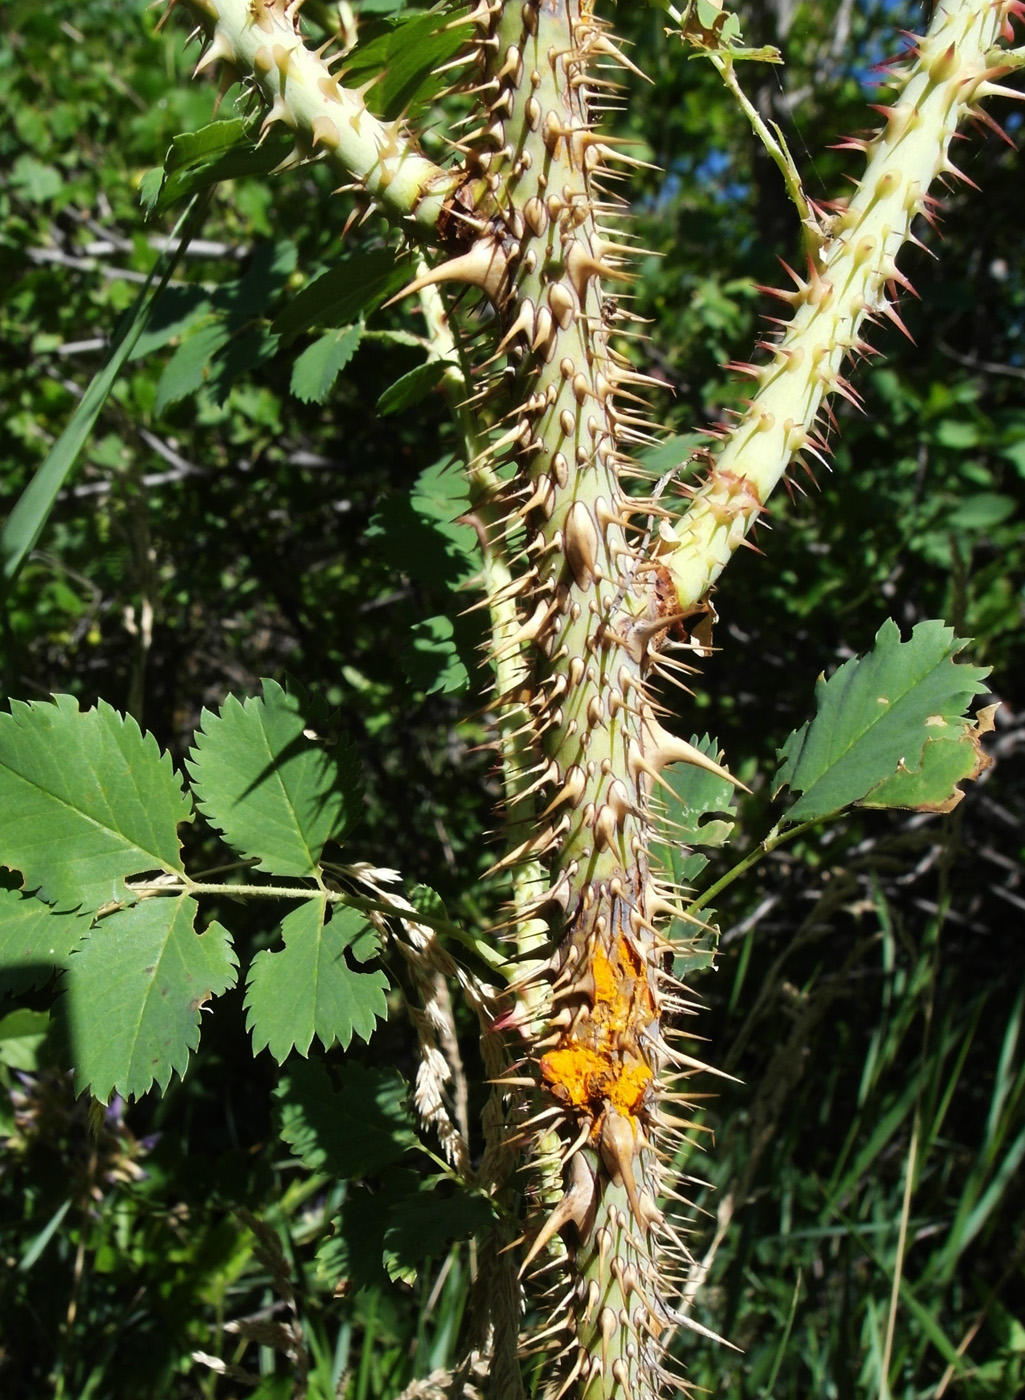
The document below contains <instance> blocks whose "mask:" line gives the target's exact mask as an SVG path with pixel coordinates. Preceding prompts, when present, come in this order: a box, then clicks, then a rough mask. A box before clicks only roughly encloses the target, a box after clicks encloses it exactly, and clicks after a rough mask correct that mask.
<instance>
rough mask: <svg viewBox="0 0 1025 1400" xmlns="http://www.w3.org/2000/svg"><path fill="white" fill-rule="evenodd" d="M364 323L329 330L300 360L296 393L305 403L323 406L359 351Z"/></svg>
mask: <svg viewBox="0 0 1025 1400" xmlns="http://www.w3.org/2000/svg"><path fill="white" fill-rule="evenodd" d="M362 339H363V324H362V322H359V323H358V324H357V325H355V326H343V327H342V328H341V330H337V331H328V333H327V335H322V336H321V337H320V339H319V340H315V341H314V342H313V344H312V345H311V346H309V348H308V349H306V350H304V351H303V353H302V354H301V355H300V356H299V358H298V359H297V360H296V362H295V365H294V366H293V369H292V383H291V389H292V393H293V394H294V395H295V397H296V398H297V399H301V400H302V401H303V403H323V402H324V400H325V399H326V398H327V396H328V394H329V393H330V392H331V390H332V388H333V387H334V382H335V380H336V379H337V378H338V376H339V374H341V372H342V370H343V369H344V368H345V366H346V365H347V364H348V363H349V361H350V360H351V359H352V357H353V355H355V353H356V351H357V350H358V349H359V343H360V341H361V340H362Z"/></svg>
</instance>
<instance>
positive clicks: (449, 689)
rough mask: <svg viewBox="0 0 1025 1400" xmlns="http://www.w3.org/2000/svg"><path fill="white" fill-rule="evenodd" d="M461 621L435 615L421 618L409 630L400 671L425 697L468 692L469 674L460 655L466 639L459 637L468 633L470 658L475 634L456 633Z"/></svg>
mask: <svg viewBox="0 0 1025 1400" xmlns="http://www.w3.org/2000/svg"><path fill="white" fill-rule="evenodd" d="M461 621H463V619H462V618H459V619H456V620H455V621H453V619H452V618H450V617H446V616H444V615H439V616H438V617H427V618H424V619H423V621H421V622H417V623H416V624H415V625H414V627H413V631H412V634H411V637H410V641H409V645H408V646H406V647H405V648H404V649H403V652H402V669H403V670H404V671H405V673H406V675H407V677H408V678H409V681H410V683H411V684H412V685H414V686H415V687H416V688H417V690H422V691H423V693H424V694H425V695H434V694H441V695H464V694H465V693H466V691H467V690H469V688H470V673H469V670H468V669H467V666H466V662H465V661H464V659H463V656H462V655H460V651H461V650H465V640H466V639H465V636H464V637H463V638H462V639H461V638H460V636H459V633H460V631H463V632H464V633H465V632H467V631H468V633H469V637H470V644H469V652H470V654H471V655H472V651H473V646H474V643H475V642H476V637H477V634H476V631H475V629H474V628H473V627H470V628H469V629H460V628H459V627H458V623H459V622H461ZM460 640H462V641H463V643H464V647H463V648H461V647H460Z"/></svg>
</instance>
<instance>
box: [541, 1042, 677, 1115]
mask: <svg viewBox="0 0 1025 1400" xmlns="http://www.w3.org/2000/svg"><path fill="white" fill-rule="evenodd" d="M541 1073H542V1075H543V1076H544V1077H545V1079H546V1080H547V1081H548V1083H549V1084H550V1085H551V1086H552V1089H553V1091H554V1092H556V1093H558V1094H559V1097H560V1098H564V1099H565V1100H566V1102H568V1103H570V1104H572V1105H573V1107H574V1108H580V1109H584V1108H590V1109H591V1110H592V1111H593V1112H595V1113H601V1112H602V1111H603V1109H604V1108H605V1106H606V1104H609V1105H611V1106H612V1107H613V1108H615V1109H616V1110H617V1111H618V1112H619V1113H621V1114H623V1115H624V1117H635V1116H636V1114H637V1111H638V1109H639V1108H640V1103H641V1099H642V1098H643V1097H644V1091H645V1089H646V1088H647V1087H648V1083H649V1081H650V1080H651V1070H650V1069H649V1068H648V1066H647V1065H646V1064H643V1063H640V1062H637V1063H634V1064H624V1063H622V1062H618V1063H617V1062H615V1061H612V1060H610V1059H609V1057H608V1056H607V1055H602V1054H598V1053H596V1052H595V1051H594V1050H588V1048H587V1046H586V1045H567V1046H566V1047H565V1049H563V1050H551V1051H549V1053H548V1054H547V1055H545V1056H544V1058H543V1059H542V1061H541ZM560 1090H561V1093H560V1092H559V1091H560Z"/></svg>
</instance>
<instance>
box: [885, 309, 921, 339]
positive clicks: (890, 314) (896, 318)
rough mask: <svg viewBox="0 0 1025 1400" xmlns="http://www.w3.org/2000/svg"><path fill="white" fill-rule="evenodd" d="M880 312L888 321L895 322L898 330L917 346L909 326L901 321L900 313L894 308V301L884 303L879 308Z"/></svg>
mask: <svg viewBox="0 0 1025 1400" xmlns="http://www.w3.org/2000/svg"><path fill="white" fill-rule="evenodd" d="M879 311H880V313H881V314H882V315H883V316H885V317H886V318H887V320H889V321H892V322H893V324H894V325H895V326H896V327H897V329H898V330H899V331H900V332H901V334H902V335H906V336H907V338H908V340H910V341H911V344H912V345H914V344H915V337H914V336H913V335H912V334H911V332H910V331H909V330H908V328H907V326H906V325H905V324H904V322H903V321H902V320H901V316H900V312H899V311H898V310H897V308H896V307H895V306H894V304H893V302H892V301H884V302H883V303H882V305H881V306H880V307H879Z"/></svg>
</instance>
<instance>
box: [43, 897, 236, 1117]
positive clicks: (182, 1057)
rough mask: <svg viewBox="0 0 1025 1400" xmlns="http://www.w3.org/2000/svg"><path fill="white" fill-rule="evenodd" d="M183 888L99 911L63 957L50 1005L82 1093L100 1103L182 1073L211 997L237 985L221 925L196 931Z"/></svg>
mask: <svg viewBox="0 0 1025 1400" xmlns="http://www.w3.org/2000/svg"><path fill="white" fill-rule="evenodd" d="M197 913H198V906H197V904H196V902H195V900H194V899H192V898H191V897H190V896H178V897H175V898H165V897H157V898H152V899H144V900H141V901H140V902H139V903H138V904H136V905H134V906H133V907H132V908H131V909H122V910H120V911H119V912H118V913H116V914H112V915H110V917H109V918H105V919H102V920H101V921H100V923H99V924H98V925H97V927H96V928H94V929H93V930H92V932H91V933H90V934H89V935H88V937H87V938H86V939H85V940H84V941H83V943H82V945H81V947H80V948H79V950H78V951H77V952H76V953H74V954H73V955H72V956H71V957H70V958H69V959H68V966H67V970H66V972H65V973H64V975H63V977H62V978H61V984H60V985H61V989H62V991H63V992H64V995H63V997H62V998H61V1000H60V1002H58V1006H57V1011H58V1014H59V1016H60V1019H61V1023H62V1039H63V1043H64V1053H65V1055H66V1056H67V1058H68V1060H69V1061H70V1063H71V1065H72V1067H73V1069H74V1071H75V1085H76V1089H77V1090H78V1091H79V1092H80V1091H81V1090H83V1089H91V1091H92V1093H93V1094H94V1095H95V1097H96V1098H98V1099H99V1100H100V1101H101V1102H103V1103H106V1102H107V1100H108V1099H109V1098H110V1095H111V1094H112V1093H114V1092H117V1093H119V1094H123V1095H124V1096H125V1097H126V1098H127V1097H129V1096H136V1097H137V1096H138V1095H140V1094H145V1093H146V1092H147V1090H148V1089H149V1088H150V1087H151V1086H152V1085H153V1084H154V1083H156V1084H157V1085H159V1087H160V1088H161V1089H165V1088H166V1087H167V1084H168V1082H169V1081H170V1078H171V1075H172V1074H179V1075H184V1073H185V1069H186V1066H187V1064H188V1059H189V1052H190V1051H192V1050H195V1049H196V1047H197V1046H198V1044H199V1018H200V1012H201V1010H202V1008H203V1006H204V1005H205V1004H206V1002H208V1001H209V1000H210V998H211V997H216V996H220V995H221V993H222V992H226V991H227V990H228V988H229V987H233V986H234V985H235V977H236V973H237V966H238V960H237V958H236V956H235V952H234V949H233V948H232V944H231V935H230V934H229V933H228V931H227V929H224V928H222V927H221V925H220V924H216V923H214V924H211V925H210V927H209V928H208V929H207V930H206V932H205V933H203V934H197V933H196V931H195V920H196V915H197Z"/></svg>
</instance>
